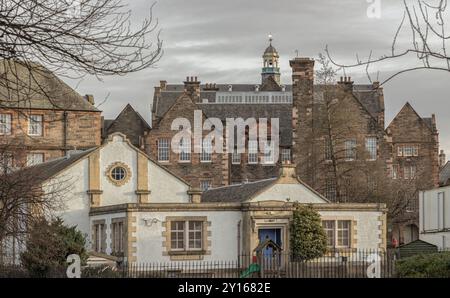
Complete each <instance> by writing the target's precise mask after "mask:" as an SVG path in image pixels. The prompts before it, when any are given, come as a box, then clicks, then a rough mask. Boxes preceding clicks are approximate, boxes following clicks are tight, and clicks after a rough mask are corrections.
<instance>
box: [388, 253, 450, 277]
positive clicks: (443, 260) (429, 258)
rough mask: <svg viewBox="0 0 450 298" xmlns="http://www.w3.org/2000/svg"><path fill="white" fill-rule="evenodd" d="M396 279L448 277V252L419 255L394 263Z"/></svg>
mask: <svg viewBox="0 0 450 298" xmlns="http://www.w3.org/2000/svg"><path fill="white" fill-rule="evenodd" d="M396 268H397V275H398V277H415V278H439V277H447V278H449V277H450V252H441V253H432V254H420V255H416V256H412V257H408V258H404V259H400V260H398V261H397V263H396Z"/></svg>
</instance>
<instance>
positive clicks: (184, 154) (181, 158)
mask: <svg viewBox="0 0 450 298" xmlns="http://www.w3.org/2000/svg"><path fill="white" fill-rule="evenodd" d="M184 141H186V142H184ZM179 149H180V153H179V154H178V162H180V163H190V162H191V159H192V154H191V139H190V138H181V140H180V144H179Z"/></svg>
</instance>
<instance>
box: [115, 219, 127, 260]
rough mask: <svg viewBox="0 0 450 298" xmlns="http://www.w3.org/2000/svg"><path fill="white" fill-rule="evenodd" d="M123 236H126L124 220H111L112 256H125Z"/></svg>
mask: <svg viewBox="0 0 450 298" xmlns="http://www.w3.org/2000/svg"><path fill="white" fill-rule="evenodd" d="M117 229H118V230H117ZM125 235H126V228H125V218H113V219H112V220H111V253H112V254H114V255H124V254H125V243H126V239H125Z"/></svg>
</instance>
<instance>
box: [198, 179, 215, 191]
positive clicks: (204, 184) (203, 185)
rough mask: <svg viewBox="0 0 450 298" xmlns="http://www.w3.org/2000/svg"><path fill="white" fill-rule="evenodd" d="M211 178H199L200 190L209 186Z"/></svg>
mask: <svg viewBox="0 0 450 298" xmlns="http://www.w3.org/2000/svg"><path fill="white" fill-rule="evenodd" d="M211 184H212V182H211V180H200V188H201V190H202V191H205V190H208V189H209V188H211Z"/></svg>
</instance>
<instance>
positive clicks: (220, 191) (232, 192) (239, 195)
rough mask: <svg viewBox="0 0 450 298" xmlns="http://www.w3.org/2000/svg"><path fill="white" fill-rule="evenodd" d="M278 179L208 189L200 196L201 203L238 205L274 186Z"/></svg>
mask: <svg viewBox="0 0 450 298" xmlns="http://www.w3.org/2000/svg"><path fill="white" fill-rule="evenodd" d="M277 179H278V178H271V179H265V180H259V181H255V182H248V183H242V184H233V185H229V186H223V187H218V188H210V189H208V190H207V191H205V192H203V194H202V202H222V203H232V202H235V203H238V202H244V201H246V200H247V199H249V198H251V197H252V196H254V195H256V194H257V193H258V192H260V191H261V190H263V189H265V188H266V187H269V186H270V185H272V184H274V183H275V181H276V180H277Z"/></svg>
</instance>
